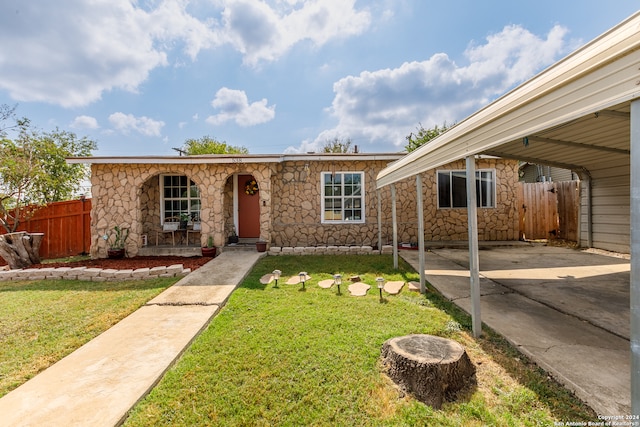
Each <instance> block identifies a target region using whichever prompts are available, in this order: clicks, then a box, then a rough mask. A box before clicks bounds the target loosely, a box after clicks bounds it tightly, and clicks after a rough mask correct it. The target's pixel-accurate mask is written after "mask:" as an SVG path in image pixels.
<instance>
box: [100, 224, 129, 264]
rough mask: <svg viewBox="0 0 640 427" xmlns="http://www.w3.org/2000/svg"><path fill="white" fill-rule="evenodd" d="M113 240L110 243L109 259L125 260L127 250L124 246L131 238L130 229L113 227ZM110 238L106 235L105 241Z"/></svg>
mask: <svg viewBox="0 0 640 427" xmlns="http://www.w3.org/2000/svg"><path fill="white" fill-rule="evenodd" d="M111 236H113V240H112V241H111V242H110V243H109V249H107V256H108V257H109V258H124V255H125V248H124V245H125V243H126V241H127V237H129V229H128V228H120V227H119V226H117V225H116V226H115V227H113V232H112V234H111ZM109 237H110V236H107V235H105V236H104V239H105V240H108V239H109Z"/></svg>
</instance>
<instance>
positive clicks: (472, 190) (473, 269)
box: [467, 156, 482, 338]
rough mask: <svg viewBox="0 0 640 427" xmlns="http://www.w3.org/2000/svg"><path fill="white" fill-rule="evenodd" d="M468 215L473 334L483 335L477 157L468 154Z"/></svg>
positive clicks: (476, 335) (475, 335)
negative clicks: (477, 205)
mask: <svg viewBox="0 0 640 427" xmlns="http://www.w3.org/2000/svg"><path fill="white" fill-rule="evenodd" d="M467 217H468V221H469V277H470V282H471V283H470V285H471V292H470V296H471V324H472V329H473V336H474V337H476V338H478V337H479V336H480V335H482V319H481V317H480V269H479V264H480V262H479V257H478V209H477V207H476V159H475V156H467Z"/></svg>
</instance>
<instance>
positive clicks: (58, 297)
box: [0, 278, 179, 396]
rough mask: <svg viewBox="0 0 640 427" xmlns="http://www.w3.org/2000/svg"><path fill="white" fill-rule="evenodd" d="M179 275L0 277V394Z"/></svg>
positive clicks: (93, 334)
mask: <svg viewBox="0 0 640 427" xmlns="http://www.w3.org/2000/svg"><path fill="white" fill-rule="evenodd" d="M178 279H179V278H170V279H154V280H147V281H126V282H83V281H77V280H42V281H35V282H33V281H32V282H26V281H20V282H18V281H9V282H0V349H1V350H0V396H3V395H5V394H7V393H8V392H9V391H11V390H12V389H14V388H16V387H18V386H19V385H20V384H22V383H23V382H25V381H27V380H28V379H29V378H31V377H33V376H34V375H36V374H37V373H38V372H40V371H42V370H43V369H45V368H47V367H48V366H50V365H52V364H54V363H55V362H57V361H58V360H60V359H62V358H63V357H64V356H66V355H67V354H69V353H71V352H73V351H74V350H75V349H77V348H78V347H80V346H82V345H83V344H84V343H86V342H88V341H89V340H91V339H92V338H94V337H95V336H97V335H99V334H100V333H102V332H104V331H106V330H107V329H109V328H110V327H111V326H113V325H114V324H116V323H117V322H118V321H120V320H121V319H123V318H124V317H126V316H127V315H129V314H130V313H132V312H134V311H135V310H136V309H138V308H139V307H141V306H142V305H143V304H144V303H146V302H147V301H148V300H150V299H151V298H153V297H154V296H156V295H158V294H159V293H160V292H162V291H163V290H164V289H166V288H167V287H169V286H171V285H172V284H173V283H175V282H176V281H177V280H178Z"/></svg>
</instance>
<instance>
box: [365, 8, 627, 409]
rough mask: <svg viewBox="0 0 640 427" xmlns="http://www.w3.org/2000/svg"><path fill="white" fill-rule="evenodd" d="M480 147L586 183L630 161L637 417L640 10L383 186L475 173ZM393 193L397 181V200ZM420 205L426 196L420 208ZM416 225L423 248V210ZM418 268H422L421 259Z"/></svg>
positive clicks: (429, 148)
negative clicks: (430, 175)
mask: <svg viewBox="0 0 640 427" xmlns="http://www.w3.org/2000/svg"><path fill="white" fill-rule="evenodd" d="M634 145H635V146H636V148H635V149H634ZM478 154H488V155H495V156H500V157H504V158H512V159H517V160H524V161H529V162H534V163H540V164H547V165H553V166H559V167H563V168H567V169H571V170H573V171H575V172H577V173H579V174H580V176H581V178H582V179H587V180H588V179H590V177H591V176H590V171H591V170H593V169H595V168H602V167H603V165H604V167H606V166H607V165H610V167H612V168H614V167H621V166H620V165H626V167H628V166H629V165H631V167H630V169H631V179H630V184H629V182H628V181H627V183H626V184H627V185H630V207H631V208H630V211H631V220H630V230H629V235H630V236H631V239H630V240H631V369H632V371H631V403H632V412H633V414H636V415H638V414H640V258H639V257H638V256H637V254H639V253H640V170H634V165H635V169H638V168H640V12H638V13H636V14H634V15H632V16H631V17H629V18H628V19H627V20H625V21H623V22H621V23H620V24H618V25H617V26H616V27H614V28H612V29H611V30H609V31H607V32H606V33H604V34H602V35H601V36H600V37H598V38H596V39H595V40H593V41H592V42H590V43H588V44H587V45H585V46H583V47H582V48H580V49H579V50H577V51H575V52H574V53H572V54H570V55H569V56H567V57H566V58H564V59H563V60H561V61H559V62H557V63H555V64H554V65H552V66H551V67H549V68H548V69H546V70H544V71H543V72H541V73H540V74H538V75H537V76H535V77H534V78H532V79H531V80H529V81H527V82H525V83H524V84H522V85H520V86H518V87H517V88H515V89H513V90H512V91H510V92H509V93H507V94H506V95H504V96H502V97H501V98H499V99H497V100H496V101H494V102H493V103H491V104H489V105H488V106H486V107H485V108H483V109H481V110H479V111H478V112H476V113H475V114H473V115H471V116H470V117H468V118H467V119H465V120H464V121H462V122H460V123H459V124H457V125H456V126H455V127H453V128H452V129H450V130H449V131H447V132H446V133H444V134H442V135H440V136H439V137H437V138H435V139H434V140H432V141H430V142H429V143H427V144H425V145H424V146H422V147H421V148H419V149H417V150H415V151H414V152H412V153H409V154H407V155H406V156H405V157H403V158H402V159H400V160H398V161H396V162H394V163H393V164H391V165H389V166H388V167H387V168H385V169H384V170H382V171H381V172H380V173H379V174H378V177H377V181H376V184H377V187H378V189H380V188H382V187H385V186H388V185H392V184H394V183H396V182H398V181H401V180H404V179H407V178H410V177H414V176H415V177H416V186H417V188H421V186H422V184H421V180H420V175H419V174H420V173H421V172H424V171H427V170H431V169H435V168H438V167H440V166H442V165H445V164H447V163H450V162H452V161H455V160H459V159H463V158H466V159H467V175H468V176H473V175H474V174H475V166H474V163H475V162H474V161H473V156H474V155H478ZM627 176H628V175H627ZM467 188H468V191H467V193H468V194H467V195H468V197H469V195H470V193H475V192H474V191H473V190H472V187H470V186H469V183H468V187H467ZM393 190H394V187H393V185H392V197H393V194H394V191H393ZM420 194H421V191H418V196H420ZM473 197H474V199H473V200H472V199H471V198H470V199H468V202H467V205H468V206H469V248H470V250H469V256H470V266H471V267H470V273H471V274H470V276H471V295H472V301H473V302H472V310H471V314H472V319H473V322H474V326H473V330H474V335H477V334H478V333H479V330H480V329H479V327H478V326H479V325H478V323H480V316H479V310H480V304H479V295H480V292H479V280H478V266H477V246H478V242H477V225H475V220H476V218H475V216H476V212H475V196H473ZM421 203H422V202H421V198H420V197H418V210H419V211H420V210H421V209H422V204H421ZM587 215H588V216H590V215H591V213H590V212H589V213H587ZM418 222H419V224H418V229H419V233H418V237H419V245H420V251H421V252H423V251H424V242H423V239H422V241H420V237H421V236H420V234H421V231H422V229H421V226H422V225H421V224H420V222H421V217H420V216H419V217H418ZM394 227H395V224H394ZM589 233H590V230H589ZM474 263H475V265H474ZM420 267H421V268H420V269H421V270H424V263H423V261H422V260H421V263H420ZM423 274H424V272H423V271H421V282H422V276H423Z"/></svg>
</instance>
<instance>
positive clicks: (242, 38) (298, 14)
mask: <svg viewBox="0 0 640 427" xmlns="http://www.w3.org/2000/svg"><path fill="white" fill-rule="evenodd" d="M224 3H225V4H226V6H225V8H224V11H223V13H222V16H223V26H224V28H223V33H224V35H225V37H227V41H228V42H229V43H231V44H232V45H233V46H234V47H235V48H236V49H237V50H238V51H240V52H242V53H243V54H244V61H245V63H248V64H251V65H256V64H257V63H259V62H260V61H273V60H275V59H277V58H279V57H280V56H282V55H283V54H284V53H285V52H287V51H288V50H289V49H291V47H292V46H294V45H295V44H297V43H300V42H302V41H310V42H312V43H313V44H314V45H316V46H322V45H323V44H325V43H326V42H327V41H329V40H331V39H335V38H346V37H349V36H353V35H357V34H361V33H362V32H363V31H364V30H365V29H366V28H368V27H369V25H370V21H371V16H370V14H369V12H368V11H366V10H356V8H355V0H309V1H304V2H301V1H299V2H296V1H287V2H282V1H281V2H279V4H278V5H276V7H272V6H270V5H269V4H267V2H265V1H255V0H251V1H250V0H225V2H224Z"/></svg>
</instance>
